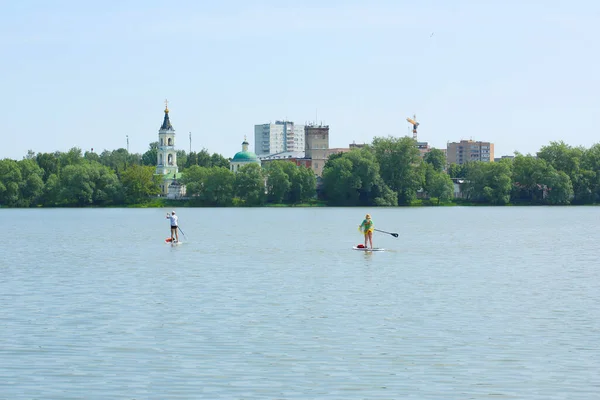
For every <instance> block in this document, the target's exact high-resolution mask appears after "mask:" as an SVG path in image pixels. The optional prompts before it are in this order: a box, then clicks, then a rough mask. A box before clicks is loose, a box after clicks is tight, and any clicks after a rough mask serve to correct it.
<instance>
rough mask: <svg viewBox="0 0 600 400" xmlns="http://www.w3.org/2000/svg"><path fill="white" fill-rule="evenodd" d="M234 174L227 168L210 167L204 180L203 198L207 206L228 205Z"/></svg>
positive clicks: (231, 193)
mask: <svg viewBox="0 0 600 400" xmlns="http://www.w3.org/2000/svg"><path fill="white" fill-rule="evenodd" d="M234 179H235V176H234V174H233V172H231V171H230V170H229V169H228V168H223V167H211V168H210V169H209V173H208V174H207V176H206V181H205V182H204V191H203V193H202V195H203V200H204V201H205V203H206V204H207V205H209V206H229V205H231V204H232V201H233V181H234Z"/></svg>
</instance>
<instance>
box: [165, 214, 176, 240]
mask: <svg viewBox="0 0 600 400" xmlns="http://www.w3.org/2000/svg"><path fill="white" fill-rule="evenodd" d="M167 218H168V219H170V220H171V241H173V240H175V241H176V242H179V233H178V232H177V220H178V219H179V218H178V217H177V215H175V211H171V215H169V213H167Z"/></svg>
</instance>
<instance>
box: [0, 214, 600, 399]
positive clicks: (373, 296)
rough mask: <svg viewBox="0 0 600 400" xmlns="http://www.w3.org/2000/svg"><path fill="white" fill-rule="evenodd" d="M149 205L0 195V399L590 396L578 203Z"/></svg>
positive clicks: (596, 371)
mask: <svg viewBox="0 0 600 400" xmlns="http://www.w3.org/2000/svg"><path fill="white" fill-rule="evenodd" d="M166 211H167V210H165V209H47V210H38V209H36V210H23V209H16V210H12V209H2V210H0V225H1V228H2V229H1V231H2V237H3V239H2V241H1V243H0V249H1V253H2V254H1V257H0V301H1V307H0V398H1V399H11V400H15V399H83V398H85V399H401V398H402V399H544V400H547V399H597V398H600V344H599V343H600V257H599V255H598V239H599V238H598V227H599V226H600V208H598V207H554V208H552V207H497V208H494V207H442V208H373V209H369V210H367V209H361V208H257V209H240V208H235V209H233V208H227V209H212V208H181V209H177V214H178V215H179V218H180V226H181V228H182V229H183V232H185V234H186V236H185V237H184V236H182V235H180V236H181V238H182V240H183V241H184V243H183V244H181V245H179V246H171V245H168V244H165V243H164V239H165V238H166V237H168V236H169V223H168V221H167V220H166V218H165V213H166ZM366 212H369V213H371V215H372V216H373V221H374V222H375V227H376V228H378V229H383V230H386V231H388V232H397V233H398V234H399V237H398V238H394V237H393V236H391V235H388V234H382V233H376V234H375V236H374V244H375V246H378V247H384V248H386V249H387V250H388V251H385V252H376V253H375V252H374V253H371V252H366V253H364V252H358V251H353V250H352V245H356V244H358V243H361V242H362V236H361V235H360V234H359V232H358V230H357V226H358V224H359V223H360V222H361V221H362V219H363V217H364V214H365V213H366Z"/></svg>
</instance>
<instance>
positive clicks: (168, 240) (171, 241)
mask: <svg viewBox="0 0 600 400" xmlns="http://www.w3.org/2000/svg"><path fill="white" fill-rule="evenodd" d="M165 243H169V244H172V245H173V246H177V245H178V244H182V243H183V242H182V241H179V242H175V241H173V239H171V238H166V239H165Z"/></svg>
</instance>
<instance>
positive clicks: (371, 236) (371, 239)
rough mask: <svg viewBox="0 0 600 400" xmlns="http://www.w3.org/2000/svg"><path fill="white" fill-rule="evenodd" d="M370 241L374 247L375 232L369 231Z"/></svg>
mask: <svg viewBox="0 0 600 400" xmlns="http://www.w3.org/2000/svg"><path fill="white" fill-rule="evenodd" d="M369 243H371V248H373V232H371V231H369Z"/></svg>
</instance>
